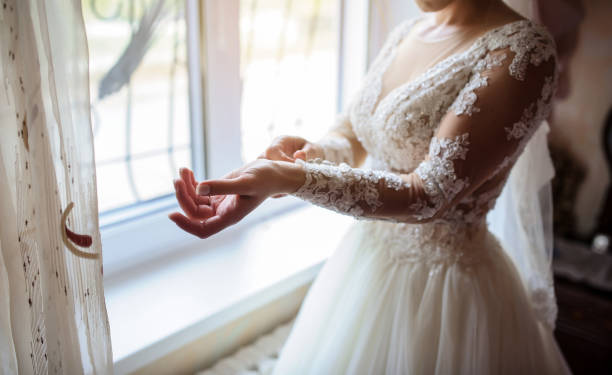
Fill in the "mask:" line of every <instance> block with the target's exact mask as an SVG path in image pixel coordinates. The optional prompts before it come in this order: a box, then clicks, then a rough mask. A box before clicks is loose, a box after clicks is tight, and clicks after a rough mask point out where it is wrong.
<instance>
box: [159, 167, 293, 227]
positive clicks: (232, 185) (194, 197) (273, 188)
mask: <svg viewBox="0 0 612 375" xmlns="http://www.w3.org/2000/svg"><path fill="white" fill-rule="evenodd" d="M296 167H297V168H296ZM300 172H301V168H299V166H296V165H295V164H292V163H287V162H278V161H270V160H265V159H257V160H255V161H253V162H251V163H249V164H246V165H245V166H243V167H241V168H239V169H237V170H235V171H233V172H231V173H229V174H227V175H226V176H224V177H222V178H220V179H214V180H206V181H203V182H200V183H198V182H197V181H196V180H195V178H194V176H193V172H192V171H190V170H189V169H187V168H183V169H181V172H180V175H181V178H180V179H178V180H175V182H174V188H175V191H176V198H177V200H178V202H179V205H180V206H181V208H182V210H183V211H184V212H185V214H186V215H183V214H181V213H179V212H173V213H172V214H170V215H169V216H168V217H169V218H170V220H172V221H174V222H175V223H176V225H178V226H179V227H180V228H181V229H183V230H184V231H186V232H189V233H191V234H193V235H195V236H197V237H199V238H207V237H209V236H211V235H213V234H215V233H217V232H219V231H221V230H223V229H225V228H227V227H229V226H230V225H233V224H235V223H237V222H239V221H240V220H242V218H244V217H245V216H246V215H247V214H249V213H250V212H251V211H253V210H254V209H255V208H256V207H257V206H259V205H260V204H261V203H262V202H263V201H264V200H266V198H268V197H270V196H272V195H275V194H279V193H292V192H294V191H295V190H297V188H298V187H299V186H300V184H301V183H302V182H303V178H304V176H303V173H300ZM300 179H301V180H300Z"/></svg>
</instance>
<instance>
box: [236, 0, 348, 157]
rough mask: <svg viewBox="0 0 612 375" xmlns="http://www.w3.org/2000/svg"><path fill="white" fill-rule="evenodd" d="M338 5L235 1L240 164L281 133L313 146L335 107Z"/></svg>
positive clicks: (326, 0) (324, 0)
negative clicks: (236, 8) (312, 142)
mask: <svg viewBox="0 0 612 375" xmlns="http://www.w3.org/2000/svg"><path fill="white" fill-rule="evenodd" d="M339 13H340V5H339V1H338V0H307V1H287V0H241V1H240V61H241V64H240V75H241V78H242V108H241V115H242V118H241V134H242V154H243V159H244V160H245V161H246V160H252V159H254V158H255V157H257V155H259V154H260V153H261V152H262V151H263V150H264V149H265V147H266V146H267V145H269V144H270V141H271V140H272V139H273V138H274V137H276V136H278V135H282V134H294V135H300V136H303V137H305V138H306V139H310V140H317V139H318V138H320V137H321V136H322V135H323V134H324V133H325V132H326V131H327V129H328V128H329V125H330V123H331V121H332V120H333V118H334V115H335V113H336V108H337V106H338V104H337V102H338V57H339V53H338V50H339V49H338V46H339V43H340V38H339V33H340V28H339V25H340V17H339Z"/></svg>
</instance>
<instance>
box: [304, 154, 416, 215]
mask: <svg viewBox="0 0 612 375" xmlns="http://www.w3.org/2000/svg"><path fill="white" fill-rule="evenodd" d="M296 163H298V164H300V165H301V166H302V168H303V169H304V172H305V174H306V181H305V182H304V184H303V185H302V186H301V187H300V188H299V189H298V190H297V191H296V192H295V193H293V195H295V196H296V197H299V198H302V199H305V200H308V201H310V202H311V203H314V204H316V205H318V206H321V207H325V208H329V209H331V210H334V211H336V212H339V213H342V214H347V215H351V216H356V217H360V216H362V215H363V214H364V213H365V212H366V211H367V212H369V213H373V212H375V211H376V209H377V208H379V207H380V206H382V202H381V201H380V199H379V193H378V189H379V188H380V186H381V185H380V183H381V181H384V186H385V187H387V188H391V189H395V190H399V189H401V188H409V187H410V184H409V183H408V182H405V181H404V180H402V179H401V178H400V177H399V176H398V175H395V174H393V173H390V172H386V171H377V170H365V169H358V168H351V167H350V166H349V165H348V164H346V163H342V164H340V165H339V166H336V165H334V164H333V163H331V162H329V161H327V160H321V159H314V160H310V161H308V162H305V161H303V160H299V159H298V160H296Z"/></svg>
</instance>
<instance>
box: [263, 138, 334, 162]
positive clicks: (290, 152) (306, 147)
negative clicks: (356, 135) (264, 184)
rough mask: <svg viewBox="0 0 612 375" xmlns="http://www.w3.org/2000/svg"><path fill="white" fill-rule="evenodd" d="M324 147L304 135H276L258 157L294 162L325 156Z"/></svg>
mask: <svg viewBox="0 0 612 375" xmlns="http://www.w3.org/2000/svg"><path fill="white" fill-rule="evenodd" d="M324 156H325V154H324V153H323V148H322V147H321V146H319V145H318V144H316V143H312V142H309V141H307V140H306V139H304V138H302V137H296V136H291V135H282V136H280V137H276V138H275V139H274V140H273V141H272V143H271V144H270V146H268V148H267V149H266V150H265V151H264V152H262V153H261V155H259V156H258V157H257V158H258V159H268V160H278V161H288V162H291V163H292V162H294V161H295V159H302V160H310V159H315V158H323V157H324Z"/></svg>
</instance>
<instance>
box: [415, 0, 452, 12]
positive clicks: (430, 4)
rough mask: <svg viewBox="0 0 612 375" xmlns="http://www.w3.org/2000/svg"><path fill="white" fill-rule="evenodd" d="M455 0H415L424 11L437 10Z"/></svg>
mask: <svg viewBox="0 0 612 375" xmlns="http://www.w3.org/2000/svg"><path fill="white" fill-rule="evenodd" d="M453 1H454V0H414V2H415V3H416V5H417V6H418V7H419V8H420V9H421V10H422V11H423V12H437V11H439V10H442V9H444V8H446V6H448V5H449V4H450V3H452V2H453Z"/></svg>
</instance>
